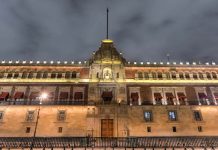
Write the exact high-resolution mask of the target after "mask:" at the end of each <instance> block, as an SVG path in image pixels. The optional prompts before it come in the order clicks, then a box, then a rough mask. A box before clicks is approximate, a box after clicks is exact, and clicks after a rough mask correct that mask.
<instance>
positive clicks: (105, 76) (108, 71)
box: [103, 68, 112, 79]
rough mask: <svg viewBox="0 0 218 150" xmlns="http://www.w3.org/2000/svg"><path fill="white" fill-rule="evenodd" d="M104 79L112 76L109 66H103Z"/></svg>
mask: <svg viewBox="0 0 218 150" xmlns="http://www.w3.org/2000/svg"><path fill="white" fill-rule="evenodd" d="M103 76H104V79H111V78H112V71H111V69H110V68H104V70H103Z"/></svg>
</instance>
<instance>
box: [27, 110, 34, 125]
mask: <svg viewBox="0 0 218 150" xmlns="http://www.w3.org/2000/svg"><path fill="white" fill-rule="evenodd" d="M31 113H32V114H31ZM30 115H32V118H31V116H30ZM34 120H35V110H28V111H27V114H26V121H27V122H33V121H34Z"/></svg>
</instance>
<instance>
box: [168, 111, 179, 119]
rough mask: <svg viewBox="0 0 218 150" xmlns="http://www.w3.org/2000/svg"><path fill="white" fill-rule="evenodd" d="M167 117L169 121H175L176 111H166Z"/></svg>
mask: <svg viewBox="0 0 218 150" xmlns="http://www.w3.org/2000/svg"><path fill="white" fill-rule="evenodd" d="M168 117H169V120H170V121H177V114H176V111H168Z"/></svg>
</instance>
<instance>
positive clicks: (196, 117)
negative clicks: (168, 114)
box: [193, 110, 202, 121]
mask: <svg viewBox="0 0 218 150" xmlns="http://www.w3.org/2000/svg"><path fill="white" fill-rule="evenodd" d="M193 115H194V116H193V117H194V120H195V121H202V116H201V112H200V111H198V110H195V111H194V112H193Z"/></svg>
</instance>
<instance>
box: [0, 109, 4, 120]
mask: <svg viewBox="0 0 218 150" xmlns="http://www.w3.org/2000/svg"><path fill="white" fill-rule="evenodd" d="M3 115H4V112H3V111H0V121H2V120H3Z"/></svg>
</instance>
